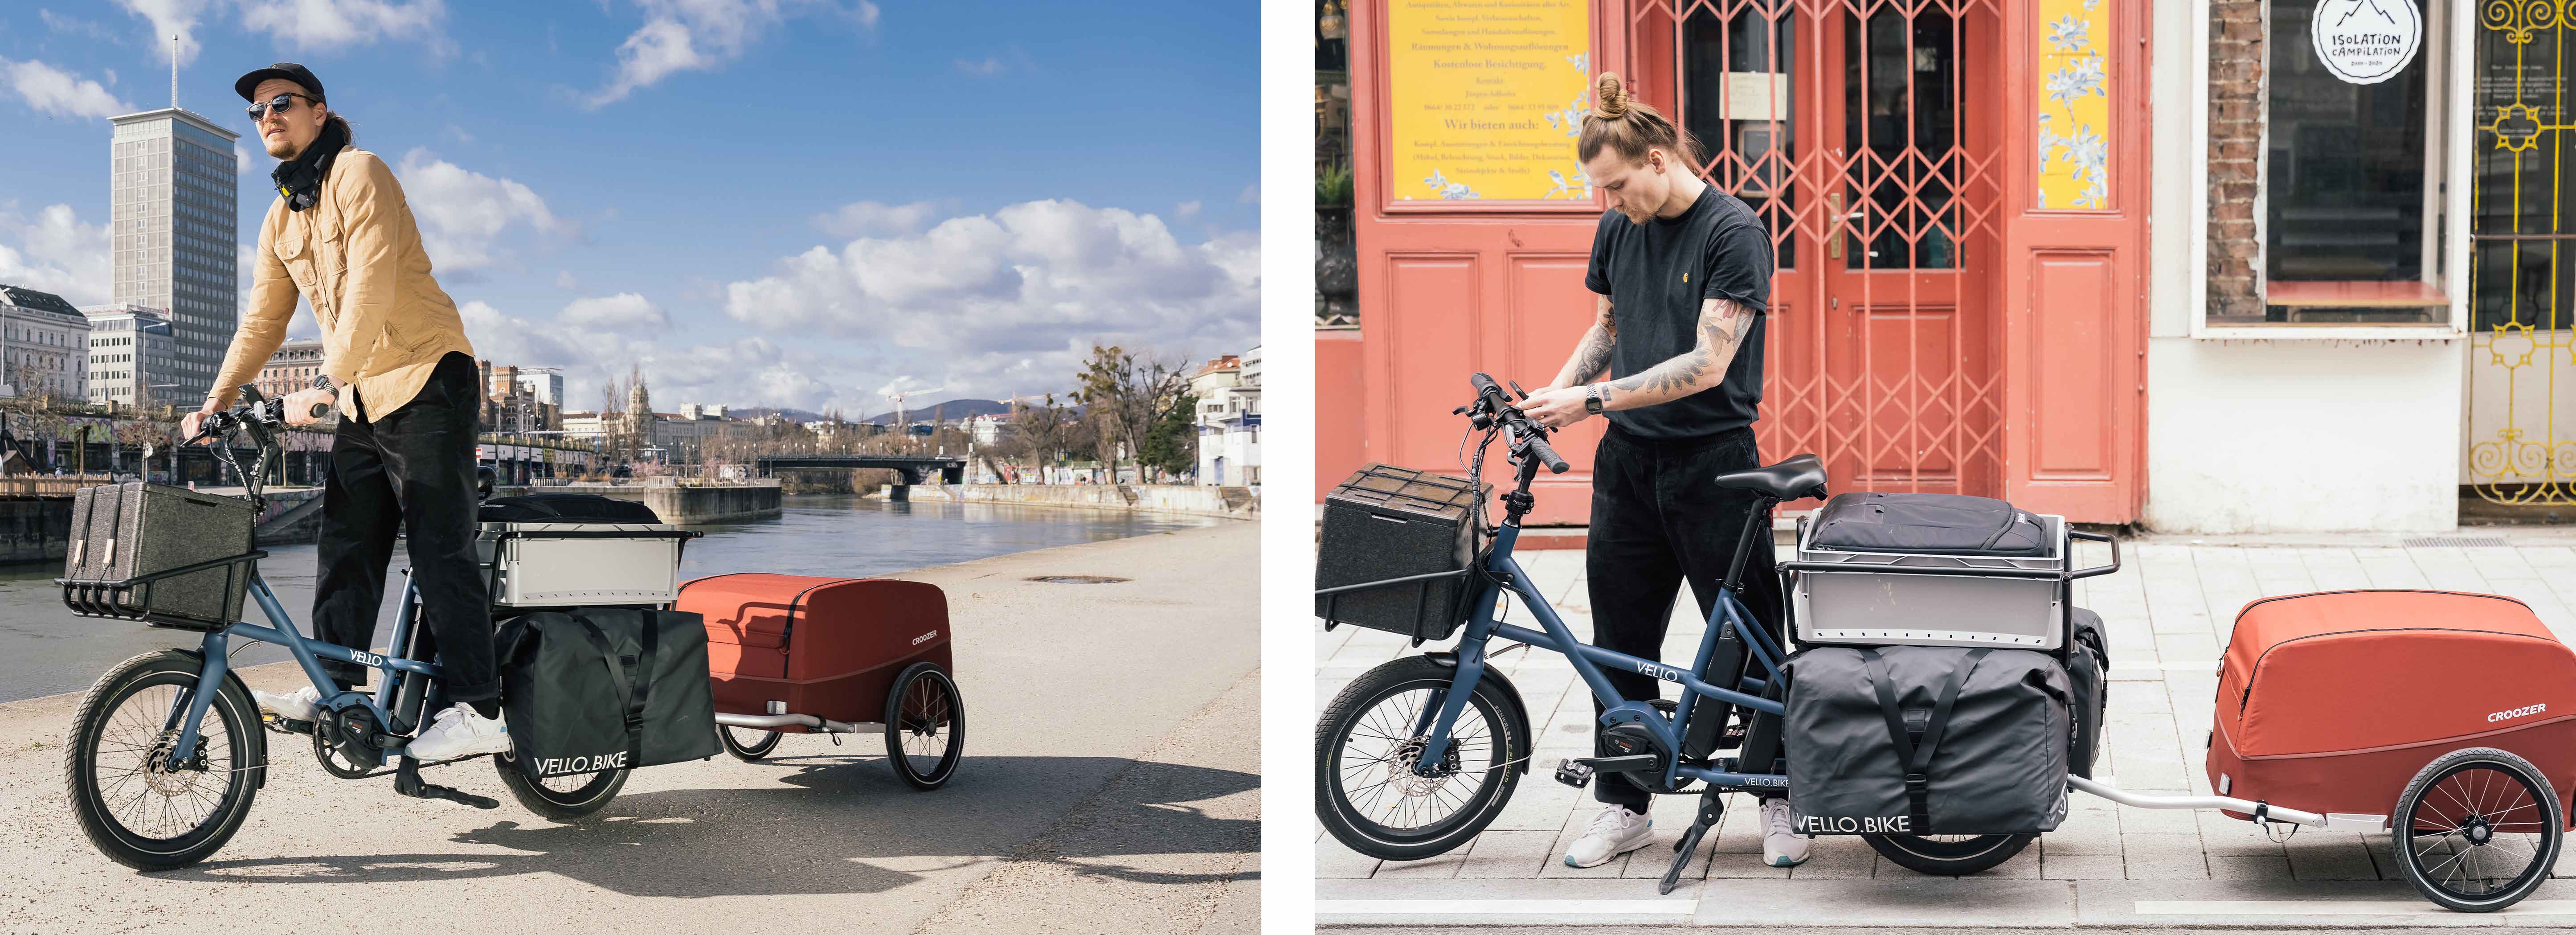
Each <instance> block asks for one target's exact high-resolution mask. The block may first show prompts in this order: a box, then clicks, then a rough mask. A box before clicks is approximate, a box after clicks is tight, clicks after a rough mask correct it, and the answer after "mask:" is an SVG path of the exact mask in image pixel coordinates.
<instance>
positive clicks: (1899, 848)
mask: <svg viewBox="0 0 2576 935" xmlns="http://www.w3.org/2000/svg"><path fill="white" fill-rule="evenodd" d="M1861 837H1862V838H1863V839H1865V840H1867V841H1868V842H1869V846H1870V848H1871V849H1872V850H1876V851H1877V852H1878V853H1879V856H1882V857H1885V858H1887V860H1888V862H1889V863H1893V864H1895V865H1897V866H1899V867H1903V868H1905V869H1907V870H1912V871H1914V872H1916V873H1925V874H1931V875H1933V876H1937V877H1964V876H1967V875H1969V874H1971V873H1984V872H1986V871H1988V870H1992V869H1994V868H1996V867H1998V866H2001V865H2002V864H2003V862H2004V861H2007V860H2011V859H2013V855H2015V854H2019V853H2021V849H2022V848H2025V847H2029V846H2030V842H2032V841H2036V840H2038V839H2039V835H2036V834H1932V835H1921V834H1864V835H1861Z"/></svg>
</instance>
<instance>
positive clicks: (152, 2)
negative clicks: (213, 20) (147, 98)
mask: <svg viewBox="0 0 2576 935" xmlns="http://www.w3.org/2000/svg"><path fill="white" fill-rule="evenodd" d="M116 4H117V5H118V6H121V7H124V8H125V11H126V12H128V13H132V14H134V15H136V16H140V17H143V18H144V19H146V20H149V21H151V23H152V33H151V35H148V36H145V37H144V38H145V39H146V40H147V41H149V42H150V43H151V44H152V48H153V57H155V58H158V59H160V60H161V61H163V62H168V61H170V59H171V58H172V57H173V49H172V46H171V42H170V37H171V36H172V35H174V34H175V35H177V36H178V37H179V42H178V45H177V49H176V57H177V58H178V60H179V64H181V65H185V64H188V63H189V62H192V61H195V60H196V58H197V50H198V45H197V17H198V16H200V15H202V14H204V13H205V12H206V11H207V10H208V9H209V8H211V7H213V6H214V2H213V0H116Z"/></svg>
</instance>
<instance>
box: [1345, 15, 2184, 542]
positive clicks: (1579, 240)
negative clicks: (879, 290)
mask: <svg viewBox="0 0 2576 935" xmlns="http://www.w3.org/2000/svg"><path fill="white" fill-rule="evenodd" d="M1398 4H1402V5H1405V7H1404V9H1405V10H1408V11H1410V10H1415V9H1418V8H1420V7H1423V6H1441V7H1447V6H1465V5H1468V4H1444V3H1442V2H1441V0H1357V2H1354V3H1352V4H1351V6H1350V9H1349V39H1350V45H1349V49H1350V101H1351V163H1352V174H1353V177H1354V187H1355V189H1356V191H1355V198H1354V202H1355V220H1354V227H1355V231H1356V240H1357V248H1358V286H1359V293H1358V305H1359V310H1360V314H1359V321H1360V327H1359V328H1357V329H1356V330H1327V331H1319V332H1318V334H1317V339H1318V347H1317V352H1318V358H1317V370H1318V373H1317V376H1318V386H1319V394H1318V400H1317V403H1318V419H1317V424H1318V439H1317V452H1318V454H1317V456H1318V460H1319V464H1318V465H1317V468H1318V472H1317V479H1318V483H1319V490H1318V492H1317V494H1318V496H1319V497H1320V496H1321V494H1322V491H1323V489H1328V488H1329V487H1330V486H1331V485H1332V484H1335V483H1337V482H1339V481H1340V480H1341V479H1342V478H1343V477H1345V476H1347V475H1348V474H1349V473H1350V472H1351V471H1352V470H1354V469H1356V468H1357V467H1358V466H1359V465H1361V464H1363V463H1367V462H1371V461H1382V462H1388V463H1393V464H1401V465H1406V466H1411V467H1420V468H1429V469H1445V470H1453V471H1454V470H1458V469H1459V468H1458V467H1457V465H1456V452H1457V450H1458V442H1459V435H1460V433H1461V431H1463V430H1464V427H1465V426H1464V424H1463V422H1462V421H1461V420H1460V419H1458V418H1457V417H1456V416H1454V415H1452V414H1451V412H1450V410H1451V409H1452V408H1453V407H1455V406H1457V405H1459V404H1460V403H1462V402H1464V401H1466V400H1467V398H1468V392H1467V389H1466V386H1467V383H1466V378H1467V375H1468V374H1469V373H1471V372H1477V371H1483V372H1487V373H1491V374H1493V375H1494V376H1495V377H1496V378H1497V379H1506V378H1508V379H1517V380H1519V381H1520V382H1521V383H1522V385H1524V386H1529V387H1533V388H1535V387H1536V386H1538V385H1539V384H1542V383H1544V382H1546V381H1547V380H1548V379H1549V378H1550V377H1551V376H1552V375H1553V374H1554V373H1555V371H1556V370H1557V368H1558V367H1559V366H1560V365H1562V364H1563V362H1564V360H1565V357H1566V355H1567V353H1568V352H1569V351H1570V350H1571V348H1572V346H1573V343H1574V341H1575V339H1576V338H1577V337H1578V336H1579V335H1580V334H1581V333H1582V331H1583V329H1584V328H1585V327H1586V326H1587V324H1588V323H1589V320H1590V315H1591V313H1592V309H1593V301H1592V297H1591V295H1590V293H1589V292H1588V291H1587V290H1585V288H1584V286H1583V272H1584V268H1585V264H1586V261H1587V254H1588V251H1589V248H1590V245H1591V236H1592V232H1593V229H1594V225H1595V224H1596V222H1597V221H1598V219H1599V217H1600V212H1601V210H1602V209H1601V206H1600V202H1599V201H1598V200H1597V199H1596V198H1588V197H1578V198H1574V199H1570V200H1558V201H1540V200H1501V199H1497V200H1481V199H1474V200H1447V199H1418V198H1411V197H1407V195H1408V194H1410V193H1412V192H1414V191H1416V190H1419V189H1420V188H1421V186H1420V185H1418V184H1414V183H1416V181H1417V180H1415V179H1411V178H1403V179H1398V178H1393V177H1392V175H1393V165H1394V163H1395V161H1396V160H1395V159H1394V156H1393V153H1394V151H1395V148H1396V146H1397V145H1398V143H1399V142H1400V141H1398V140H1395V139H1393V138H1392V137H1393V136H1394V135H1395V134H1397V133H1399V132H1403V131H1401V130H1400V129H1399V122H1398V121H1397V120H1396V119H1395V115H1394V114H1393V113H1392V106H1393V105H1392V99H1393V98H1395V97H1396V96H1397V95H1396V94H1394V93H1393V91H1394V89H1392V88H1390V86H1389V78H1388V76H1389V74H1390V73H1391V72H1392V71H1394V70H1395V69H1394V68H1392V67H1391V63H1392V62H1393V56H1395V55H1398V54H1402V53H1399V52H1398V51H1397V50H1395V49H1394V48H1392V47H1391V45H1392V41H1391V36H1390V30H1389V28H1388V25H1387V24H1388V20H1389V13H1390V7H1391V6H1392V5H1398ZM1500 5H1504V6H1509V5H1510V4H1500ZM2148 12H2149V10H2148V6H2147V4H2146V3H2145V2H2143V0H2091V2H2089V3H2088V2H2086V0H1957V2H1933V0H1925V2H1917V3H1911V4H1906V3H1894V2H1861V0H1767V2H1766V0H1741V2H1734V3H1712V2H1680V0H1589V7H1588V19H1589V31H1588V35H1587V36H1586V42H1587V44H1588V46H1589V49H1588V52H1586V53H1584V54H1585V55H1586V56H1587V57H1588V59H1589V63H1590V64H1591V65H1592V66H1595V69H1596V70H1595V71H1594V73H1595V74H1597V72H1598V71H1614V72H1617V73H1619V74H1620V75H1622V76H1624V77H1626V78H1627V79H1628V83H1629V86H1630V87H1631V88H1632V89H1633V90H1634V91H1635V93H1637V95H1638V96H1639V97H1641V98H1643V99H1645V100H1646V101H1648V102H1650V103H1652V104H1654V105H1655V106H1656V107H1657V108H1659V109H1661V110H1662V111H1663V112H1665V113H1666V114H1669V115H1673V116H1675V117H1676V119H1677V122H1679V123H1681V124H1682V125H1683V126H1685V127H1686V128H1690V129H1692V130H1693V131H1694V132H1695V133H1696V134H1697V135H1698V136H1699V137H1700V139H1701V141H1702V144H1703V146H1704V147H1705V148H1706V149H1707V150H1708V152H1709V156H1710V159H1709V161H1708V162H1707V163H1706V164H1705V166H1704V171H1703V172H1702V175H1703V176H1704V177H1706V178H1707V179H1708V180H1709V181H1710V182H1711V183H1713V184H1715V185H1717V186H1719V187H1720V188H1721V189H1723V190H1725V191H1728V192H1731V193H1735V194H1737V195H1738V196H1739V197H1743V198H1744V199H1745V200H1746V202H1747V203H1748V204H1749V205H1751V206H1753V207H1754V208H1755V210H1756V212H1757V213H1758V214H1760V215H1761V216H1763V217H1764V218H1765V219H1766V220H1767V221H1769V222H1770V224H1771V228H1772V233H1773V241H1774V251H1775V253H1776V255H1777V261H1778V262H1777V267H1778V268H1777V271H1776V272H1775V274H1774V277H1773V280H1772V308H1771V315H1772V318H1771V320H1770V322H1769V325H1768V328H1769V331H1768V338H1767V347H1766V358H1765V373H1766V377H1765V386H1764V391H1763V396H1764V401H1763V407H1762V418H1761V420H1760V422H1758V423H1757V425H1756V429H1757V432H1758V433H1759V436H1760V438H1761V445H1762V453H1763V456H1764V458H1765V459H1766V460H1777V459H1780V458H1784V457H1787V456H1790V455H1794V454H1798V453H1802V452H1813V453H1815V454H1817V455H1819V456H1821V457H1823V458H1824V459H1825V460H1826V462H1827V464H1828V466H1829V470H1830V471H1831V474H1832V476H1833V478H1834V489H1835V490H1837V491H1845V490H1915V491H1929V492H1953V493H1970V494H1980V495H1986V496H1999V497H2004V498H2007V499H2010V500H2012V501H2013V502H2014V503H2015V504H2016V505H2018V506H2022V507H2024V508H2026V509H2031V510H2034V511H2038V512H2046V513H2062V514H2065V515H2066V516H2068V517H2069V518H2071V519H2075V520H2078V521H2085V522H2103V523H2126V522H2132V521H2134V520H2136V519H2137V518H2138V516H2139V511H2140V506H2141V503H2142V499H2143V496H2144V491H2145V484H2144V478H2143V476H2142V474H2143V463H2144V452H2143V448H2144V445H2143V437H2144V415H2145V406H2146V396H2145V394H2146V386H2145V371H2144V366H2143V353H2144V348H2145V338H2146V333H2147V311H2148V310H2147V308H2146V298H2145V296H2146V288H2147V279H2146V273H2147V269H2146V262H2147V261H2146V254H2145V247H2146V243H2147V194H2148V192H2147V178H2148V168H2147V164H2146V153H2147V145H2148V137H2147V134H2148V129H2149V121H2148V115H2149V108H2150V106H2151V102H2150V100H2149V98H2148V95H2147V90H2148V88H2147V84H2148V83H2147V81H2146V70H2147V64H2148V62H2149V61H2150V54H2151V50H2150V48H2149V41H2148V37H2149V33H2148V22H2149V20H2148ZM2052 66H2055V67H2052ZM1576 67H1578V68H1581V67H1584V63H1583V62H1580V61H1577V62H1576ZM1748 78H1751V79H1753V80H1752V82H1751V83H1748V81H1747V79H1748ZM1748 88H1750V89H1751V90H1752V93H1750V94H1748V93H1746V92H1747V89H1748ZM2078 100H2081V101H2082V102H2083V103H2085V104H2086V105H2087V106H2090V107H2092V108H2093V109H2092V110H2088V111H2086V112H2085V113H2086V114H2103V117H2102V118H2101V119H2100V120H2099V122H2100V123H2101V124H2106V125H2100V126H2097V125H2095V123H2094V121H2093V120H2091V119H2088V120H2087V121H2086V122H2085V123H2083V124H2082V125H2081V126H2080V127H2079V126H2078V125H2077V123H2076V122H2075V121H2076V119H2077V117H2076V115H2075V114H2074V113H2073V112H2072V107H2073V106H2074V104H2075V103H2076V102H2077V101H2078ZM2104 104H2107V108H2104V107H2102V106H2101V105H2104ZM2105 111H2106V112H2105ZM2061 117H2062V118H2064V119H2058V118H2061ZM1572 148H1573V147H1572V141H1571V139H1570V138H1569V139H1568V140H1567V141H1566V144H1565V149H1566V153H1565V157H1564V160H1565V162H1567V163H1572V162H1573V157H1572ZM2088 167H2089V168H2088ZM1560 183H1562V180H1560ZM2052 193H2054V194H2055V195H2056V196H2057V198H2056V200H2058V201H2060V202H2061V204H2058V205H2054V206H2052V205H2049V204H2047V203H2046V202H2048V201H2049V200H2051V195H2052ZM2068 193H2074V194H2073V195H2072V196H2071V197H2070V196H2069V194H2068ZM2067 202H2071V203H2067ZM1601 431H1602V422H1601V421H1600V420H1597V419H1596V420H1587V421H1586V422H1585V423H1583V424H1581V425H1578V426H1576V427H1574V428H1573V429H1570V430H1568V431H1567V432H1566V433H1565V434H1564V435H1563V436H1561V437H1560V439H1559V441H1558V443H1557V447H1558V449H1559V450H1560V451H1562V452H1563V453H1564V454H1565V455H1566V456H1567V458H1568V460H1570V461H1572V462H1573V465H1574V469H1573V470H1572V471H1569V472H1568V473H1566V474H1564V475H1560V476H1556V477H1553V478H1548V479H1546V480H1545V481H1544V486H1543V488H1542V489H1541V492H1540V497H1539V502H1540V506H1539V508H1538V511H1537V513H1536V514H1535V519H1534V522H1537V523H1547V524H1581V523H1583V522H1584V521H1585V518H1586V512H1587V510H1588V504H1589V499H1590V498H1589V497H1588V496H1587V495H1586V494H1587V493H1588V484H1589V480H1588V478H1589V474H1588V471H1589V468H1590V461H1591V450H1592V447H1593V444H1594V443H1595V442H1596V441H1597V440H1598V439H1599V437H1600V433H1601ZM1813 505H1814V504H1813V503H1812V502H1808V503H1798V504H1790V505H1789V507H1788V508H1790V509H1800V508H1805V507H1811V506H1813Z"/></svg>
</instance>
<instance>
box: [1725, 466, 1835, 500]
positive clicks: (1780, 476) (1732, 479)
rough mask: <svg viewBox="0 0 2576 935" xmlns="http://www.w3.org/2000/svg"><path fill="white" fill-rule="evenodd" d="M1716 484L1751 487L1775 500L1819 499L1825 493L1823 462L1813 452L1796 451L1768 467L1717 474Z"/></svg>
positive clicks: (1743, 487)
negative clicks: (1794, 454) (1793, 455)
mask: <svg viewBox="0 0 2576 935" xmlns="http://www.w3.org/2000/svg"><path fill="white" fill-rule="evenodd" d="M1717 485H1718V486H1720V487H1728V488H1733V489H1736V490H1750V491H1753V492H1754V493H1758V494H1761V495H1763V496H1766V497H1770V498H1771V499H1774V500H1796V499H1799V498H1801V497H1815V498H1818V499H1822V498H1823V497H1824V496H1825V463H1824V462H1822V461H1818V460H1816V456H1815V455H1799V456H1797V457H1794V458H1790V459H1789V460H1786V461H1782V462H1780V463H1778V464H1774V465H1771V466H1769V467H1758V468H1751V469H1748V470H1742V471H1730V472H1728V473H1725V474H1720V475H1717Z"/></svg>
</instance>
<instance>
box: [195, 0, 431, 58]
mask: <svg viewBox="0 0 2576 935" xmlns="http://www.w3.org/2000/svg"><path fill="white" fill-rule="evenodd" d="M240 2H241V21H242V28H244V29H247V30H250V31H252V32H261V33H267V34H268V35H269V37H270V38H272V39H274V40H276V41H277V44H279V45H281V46H285V47H288V48H292V49H299V50H311V49H331V50H338V49H345V48H348V47H351V46H362V45H373V44H374V43H375V42H376V41H377V40H379V39H409V40H417V41H420V42H423V43H426V44H427V45H428V46H429V47H430V48H431V49H433V50H437V51H440V52H442V53H443V52H445V51H447V50H448V42H447V36H446V35H445V34H444V33H442V32H440V31H439V20H441V19H443V18H445V17H446V15H447V9H446V7H445V6H444V5H443V4H442V3H441V2H440V0H410V2H408V3H401V2H393V0H240Z"/></svg>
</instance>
